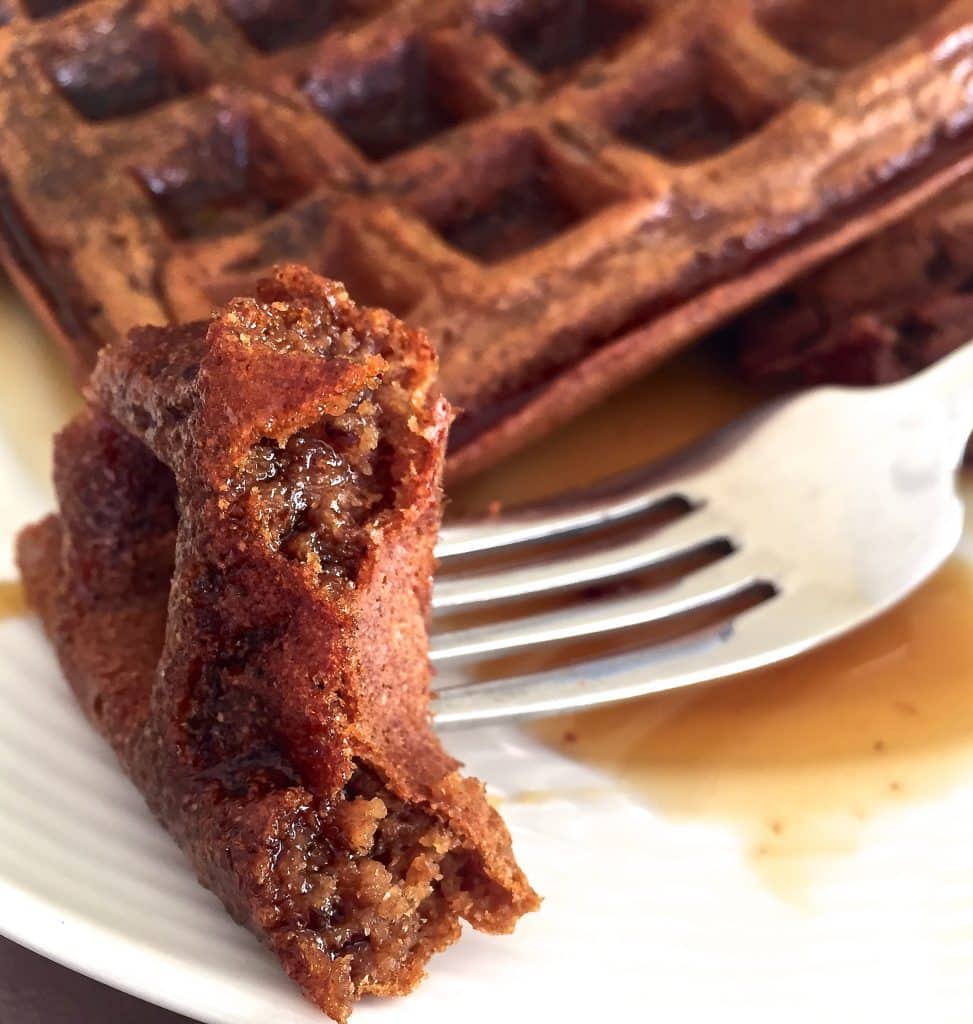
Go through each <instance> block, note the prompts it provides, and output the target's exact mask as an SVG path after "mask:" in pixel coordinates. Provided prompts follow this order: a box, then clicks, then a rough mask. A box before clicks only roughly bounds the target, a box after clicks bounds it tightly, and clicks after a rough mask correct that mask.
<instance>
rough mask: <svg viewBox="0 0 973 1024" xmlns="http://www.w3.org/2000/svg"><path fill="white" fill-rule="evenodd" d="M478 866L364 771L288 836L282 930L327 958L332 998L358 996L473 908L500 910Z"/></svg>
mask: <svg viewBox="0 0 973 1024" xmlns="http://www.w3.org/2000/svg"><path fill="white" fill-rule="evenodd" d="M476 859H477V855H476V854H474V853H471V852H469V851H464V850H461V849H460V848H458V846H457V844H456V839H455V837H451V836H450V834H449V832H448V831H447V829H446V827H445V826H444V825H443V824H442V823H441V822H439V821H438V820H437V819H436V818H434V817H433V816H432V815H431V814H429V813H427V812H426V811H424V810H423V809H421V808H419V807H417V806H415V805H410V804H406V803H404V802H403V801H401V800H399V799H398V798H397V797H395V796H394V795H393V794H392V793H391V792H390V791H389V790H388V789H387V787H386V786H385V785H384V784H383V783H382V781H381V780H380V779H379V777H378V776H377V774H376V773H375V772H374V771H373V770H372V769H370V768H369V767H367V766H366V765H363V764H361V763H358V764H357V765H356V769H355V772H354V774H353V775H352V777H351V779H350V780H349V781H348V783H347V784H346V785H345V787H344V789H343V790H342V792H341V794H340V798H339V799H338V800H337V801H336V802H335V803H334V804H332V805H330V806H326V807H319V808H315V807H311V806H308V807H306V808H304V809H303V810H302V811H301V813H300V814H299V815H298V816H297V817H296V819H295V820H293V821H292V822H291V823H290V827H289V828H288V830H287V833H286V835H285V836H283V837H281V844H280V850H279V853H278V854H277V856H276V858H275V861H274V879H275V884H276V886H277V892H276V904H277V908H278V911H279V914H280V919H279V925H278V927H283V928H286V929H288V930H289V931H292V932H295V933H298V934H304V935H306V936H307V937H309V938H310V939H311V941H312V942H313V943H314V945H315V947H316V948H317V949H319V950H321V951H323V952H325V953H326V954H327V956H328V958H329V959H330V960H331V961H332V962H333V963H334V964H335V966H336V967H337V968H338V970H337V972H336V983H337V985H338V987H339V988H338V991H337V992H335V993H334V995H336V996H337V997H338V999H339V1000H345V999H348V998H351V997H353V996H354V994H355V993H356V992H357V991H358V990H359V989H360V988H361V987H362V986H366V985H374V984H379V985H381V984H387V983H394V982H395V980H396V979H398V978H401V977H402V976H403V971H405V972H406V974H407V972H408V969H409V967H410V965H411V964H412V963H413V962H418V961H416V954H421V953H422V952H423V949H424V947H426V946H432V947H434V948H436V947H438V946H439V945H440V944H441V940H443V939H447V938H449V937H450V936H452V935H453V934H454V933H455V932H456V930H457V929H458V925H457V923H456V919H457V916H462V915H463V914H464V912H466V911H468V910H469V908H470V907H471V906H479V907H483V906H490V905H493V906H497V907H499V906H502V905H503V903H504V901H505V893H504V891H503V890H502V889H501V888H500V887H499V886H498V885H497V884H496V883H494V882H492V881H491V880H489V879H488V878H487V877H486V875H485V872H484V871H483V869H482V864H478V863H475V861H476ZM424 959H425V957H424V956H420V957H419V961H421V960H424Z"/></svg>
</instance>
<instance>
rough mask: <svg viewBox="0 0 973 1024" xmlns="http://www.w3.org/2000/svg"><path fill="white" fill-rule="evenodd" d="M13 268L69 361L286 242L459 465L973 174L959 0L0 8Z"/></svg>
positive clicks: (479, 459) (962, 2)
mask: <svg viewBox="0 0 973 1024" xmlns="http://www.w3.org/2000/svg"><path fill="white" fill-rule="evenodd" d="M2 22H6V25H5V27H3V28H0V138H2V146H0V219H2V224H3V228H2V234H3V237H4V238H5V241H6V249H7V253H6V257H7V262H8V264H9V266H10V267H11V269H12V272H13V273H14V276H15V277H16V278H17V279H18V281H19V282H20V284H21V286H22V287H23V289H24V290H25V291H26V292H27V293H28V294H30V295H32V296H33V298H34V299H35V301H36V302H37V304H38V306H39V307H40V308H41V309H42V311H43V312H44V313H45V314H46V315H47V317H48V318H49V321H50V322H51V324H52V326H54V327H55V328H56V329H57V331H58V332H59V334H60V335H61V336H62V337H63V338H64V339H65V341H66V343H67V347H68V350H69V351H70V353H71V355H72V358H73V359H74V361H75V364H76V366H77V368H78V370H79V372H81V373H82V374H84V373H85V372H86V371H87V370H88V368H89V367H90V366H91V364H92V361H93V359H94V355H95V353H96V351H97V350H98V349H99V348H100V347H101V346H102V345H103V344H104V343H105V342H107V341H109V340H112V339H115V338H117V337H118V336H120V335H121V334H123V333H124V332H125V331H126V330H127V329H128V328H130V327H131V326H132V325H133V324H136V323H143V322H149V323H164V322H173V321H177V320H180V319H184V318H190V317H194V316H198V315H201V314H204V313H206V312H208V310H209V309H210V308H211V307H212V306H213V304H214V303H217V302H219V301H221V300H223V299H225V298H226V297H227V296H228V295H231V294H238V293H240V292H242V291H246V290H247V289H248V287H249V285H250V282H251V281H252V279H254V278H256V277H258V276H260V275H261V274H263V273H265V272H266V271H267V269H268V268H269V267H270V266H272V265H273V264H275V263H277V262H279V261H283V260H299V261H302V262H305V263H307V264H309V265H310V266H311V267H313V268H314V269H316V270H319V271H321V272H324V273H327V274H330V275H332V276H336V277H339V278H341V279H342V280H344V281H345V282H346V283H347V284H348V286H349V288H350V290H351V292H352V294H353V295H354V296H356V297H357V298H359V299H361V300H362V301H364V302H369V303H374V304H378V305H382V306H385V307H387V308H389V309H391V310H392V311H393V312H395V313H398V314H399V315H401V316H404V317H405V318H406V319H407V320H409V321H410V322H412V323H414V324H417V325H422V326H424V327H425V328H426V329H427V330H428V331H429V332H430V334H431V335H432V336H433V338H434V339H435V340H436V342H437V344H438V346H439V349H440V355H441V366H442V370H441V372H442V381H443V385H444V388H445V390H446V393H447V394H448V396H449V397H450V399H451V400H452V402H453V403H454V405H455V406H457V407H458V408H459V409H460V410H461V415H460V416H459V419H458V421H457V423H456V427H455V429H454V432H453V435H452V442H451V443H452V454H451V463H450V465H451V470H452V472H453V474H454V476H455V475H457V474H462V473H467V472H470V471H472V470H473V469H475V468H477V467H479V466H481V465H483V464H485V463H486V462H488V461H490V460H491V459H494V458H496V457H498V456H499V455H501V454H502V453H504V452H506V451H509V450H511V449H512V448H514V447H516V446H518V445H519V444H522V443H523V442H524V441H525V440H526V439H528V438H530V437H532V436H534V435H536V434H538V433H539V432H541V431H543V430H545V429H547V428H549V427H551V426H552V425H553V424H555V423H557V422H558V421H560V420H563V419H564V418H566V417H568V416H569V415H571V414H573V413H574V412H576V411H577V410H578V409H579V408H581V407H583V406H584V405H586V404H589V403H591V402H593V401H594V400H596V399H597V398H599V397H601V396H603V395H605V394H607V393H608V392H609V391H610V390H611V389H612V388H613V387H614V386H616V385H617V384H618V383H619V382H620V381H622V380H624V379H628V378H629V377H630V376H631V375H632V374H633V373H635V372H636V371H638V370H641V369H644V368H645V367H647V366H648V365H650V364H652V363H653V362H654V361H656V360H658V359H660V358H661V357H662V356H664V355H665V354H666V353H667V352H669V351H671V350H673V349H674V348H676V347H677V346H679V345H681V344H684V343H685V342H686V341H687V340H688V339H689V338H691V337H693V336H695V335H697V334H698V333H700V332H701V331H703V330H704V329H706V328H708V327H711V326H713V325H714V324H716V323H717V322H719V321H721V320H722V319H724V318H726V317H727V316H729V315H730V314H731V313H733V312H735V311H737V310H739V309H741V308H742V307H743V306H744V305H746V304H748V303H749V302H751V301H753V300H754V299H757V298H759V297H761V296H763V295H766V294H768V293H769V292H771V291H772V290H773V289H774V288H776V287H778V286H780V285H781V284H782V283H784V282H786V281H787V280H789V279H790V278H792V277H794V276H795V275H797V274H798V273H800V272H802V271H804V270H806V269H808V268H809V267H810V266H812V265H814V264H815V263H816V262H819V261H821V260H822V259H824V258H826V257H828V256H830V255H832V254H834V253H836V252H838V251H839V250H841V249H843V248H845V247H847V246H848V245H851V244H853V243H854V242H856V241H858V240H860V239H861V238H863V237H865V236H867V235H869V234H871V233H873V232H874V231H876V230H877V229H879V228H880V227H882V226H884V225H885V224H887V223H889V222H891V221H893V220H895V219H897V218H899V217H901V216H902V215H904V214H905V213H906V212H908V211H909V210H910V209H911V208H913V207H914V206H915V205H916V204H918V203H919V202H921V201H923V200H925V199H927V198H929V197H930V196H932V195H933V194H935V193H936V192H938V191H939V190H940V189H941V188H942V187H944V186H945V185H946V184H948V183H950V182H951V181H953V180H955V179H957V178H958V177H960V176H961V175H963V174H964V173H965V172H966V171H967V170H969V169H970V167H971V166H973V137H971V136H970V135H969V133H968V132H967V126H968V124H969V122H970V120H971V117H973V101H971V99H970V96H971V92H970V88H969V76H970V67H971V60H970V58H971V55H973V32H971V31H970V29H971V27H973V0H958V2H953V3H951V4H946V3H944V0H859V2H858V3H844V4H821V3H819V2H817V0H678V2H668V3H666V2H663V0H384V2H383V0H333V2H329V3H315V4H311V3H302V2H301V0H199V2H189V0H144V2H135V0H125V2H120V0H90V2H78V0H0V23H2Z"/></svg>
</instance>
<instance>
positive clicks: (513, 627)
mask: <svg viewBox="0 0 973 1024" xmlns="http://www.w3.org/2000/svg"><path fill="white" fill-rule="evenodd" d="M971 430H973V342H970V343H968V344H966V345H965V346H964V347H963V348H962V349H960V350H959V351H957V352H955V353H954V354H953V355H951V356H949V357H947V358H946V359H944V360H942V361H941V362H939V363H937V364H936V365H935V366H933V367H931V368H930V369H928V370H926V371H924V372H923V373H921V374H919V375H918V376H916V377H913V378H911V379H910V380H908V381H905V382H903V383H899V384H894V385H889V386H885V387H876V388H868V389H852V388H835V387H826V388H818V389H815V390H813V391H807V392H804V393H801V394H798V395H796V396H794V397H791V398H787V399H783V400H779V401H776V402H773V403H771V404H769V405H767V406H765V407H763V408H761V409H758V410H757V411H756V412H754V413H752V414H750V415H749V416H746V417H744V418H743V419H741V420H739V421H737V422H735V423H733V424H731V425H730V426H729V427H727V428H725V429H724V430H722V431H719V432H717V433H716V434H714V435H712V436H711V437H709V438H707V439H705V440H704V441H703V442H702V443H699V444H696V445H694V446H692V447H690V448H689V449H687V450H686V451H684V452H682V453H680V454H678V455H676V456H674V457H672V458H670V459H667V460H665V461H664V462H663V463H661V464H659V465H657V466H654V467H649V468H647V469H641V470H638V471H636V472H634V473H629V474H625V475H624V476H621V477H616V478H613V479H611V480H609V481H606V482H605V483H602V484H600V485H597V486H596V487H594V488H591V489H588V490H586V491H579V492H574V493H572V494H570V495H565V496H563V497H561V498H559V499H558V500H557V501H554V502H550V503H547V504H544V505H541V506H536V507H533V508H530V509H525V510H523V511H519V512H515V513H512V514H510V515H506V516H503V517H501V518H499V519H494V520H490V521H483V522H475V523H470V524H460V525H456V526H448V527H446V528H444V529H443V531H442V534H441V537H440V541H439V544H438V547H437V554H438V555H439V558H440V559H441V563H440V564H441V570H442V571H441V573H440V576H439V577H437V581H436V584H435V587H434V592H433V593H434V596H433V608H434V611H435V616H434V621H433V637H432V652H431V653H432V659H433V661H434V663H435V665H436V668H437V673H438V682H437V697H438V699H437V701H436V703H435V705H434V707H435V709H436V715H435V717H436V722H437V724H439V725H441V726H445V725H457V724H464V723H473V722H484V721H497V720H503V719H512V718H520V717H527V716H537V715H546V714H551V713H554V712H559V711H567V710H571V709H577V708H583V707H588V706H591V705H595V704H601V703H605V702H608V701H617V700H624V699H626V698H630V697H638V696H641V695H644V694H648V693H656V692H659V691H662V690H671V689H674V688H676V687H681V686H690V685H692V684H694V683H702V682H707V681H711V680H715V679H721V678H723V677H726V676H732V675H735V674H737V673H739V672H744V671H747V670H750V669H755V668H759V667H762V666H766V665H770V664H773V663H774V662H777V661H781V660H783V659H785V658H790V657H793V656H794V655H796V654H800V653H801V652H804V651H807V650H810V649H811V648H813V647H817V646H818V645H819V644H822V643H824V642H825V641H827V640H831V639H833V638H834V637H837V636H840V635H841V634H842V633H845V632H847V631H848V630H850V629H853V628H854V627H855V626H858V625H860V624H862V623H864V622H866V621H867V620H869V619H871V618H873V617H874V616H876V615H877V614H879V613H880V612H882V611H883V610H885V609H887V608H889V607H890V606H891V605H893V604H895V603H896V602H897V601H899V600H900V599H901V598H903V597H904V596H905V595H906V594H908V593H909V592H910V591H911V590H913V589H914V588H915V587H916V586H918V585H919V584H920V583H921V582H922V581H923V580H925V579H926V578H927V577H928V576H929V575H930V574H931V573H932V572H933V571H934V570H935V569H936V568H938V567H939V566H940V565H941V564H942V562H943V561H944V560H945V559H946V558H947V557H948V556H949V555H950V553H951V552H952V551H953V550H954V549H955V548H956V545H957V544H958V542H959V538H960V535H961V533H962V528H963V504H962V501H961V500H960V498H959V496H958V494H957V490H956V475H957V470H958V467H959V465H960V463H961V461H962V458H963V452H964V449H965V447H966V444H967V441H968V439H969V436H970V433H971ZM674 499H677V500H679V499H681V501H680V506H681V507H682V508H683V510H684V512H683V514H682V515H681V516H680V517H679V518H678V519H676V520H675V521H673V522H671V523H669V524H667V525H664V526H662V527H658V528H647V529H646V530H642V531H639V532H636V533H635V536H634V538H633V537H632V536H631V535H628V536H627V537H625V538H623V539H621V540H619V539H617V538H616V539H612V538H610V537H607V536H602V535H603V534H604V532H605V530H606V528H607V527H613V526H617V525H619V524H625V523H626V522H629V523H632V524H635V525H636V527H637V522H638V517H640V516H643V515H645V514H647V513H651V512H652V511H653V510H658V509H660V508H661V507H663V505H666V507H669V506H671V505H672V504H673V500H674ZM552 538H574V541H575V543H574V544H573V545H572V546H570V548H569V550H568V552H567V553H566V554H555V555H554V556H551V555H546V556H545V555H541V556H538V555H537V554H536V553H534V554H533V555H532V550H533V549H534V546H535V545H537V544H538V543H539V542H546V541H550V540H551V539H552ZM719 542H722V547H721V551H722V553H723V557H720V558H717V559H716V560H715V561H713V562H711V563H710V564H708V565H706V566H704V567H702V568H699V569H697V570H695V571H690V572H688V573H687V574H686V575H685V576H683V577H682V578H680V579H679V580H678V581H677V582H676V583H675V584H672V585H668V586H665V587H662V588H659V587H653V588H649V589H646V588H639V589H636V590H635V591H634V592H631V591H628V592H625V593H618V594H615V595H614V596H612V595H608V596H601V597H594V598H592V599H590V600H584V601H582V602H580V603H578V602H575V603H574V604H573V605H572V606H570V607H567V608H564V609H561V610H555V611H545V612H540V613H528V614H521V615H518V614H516V613H515V614H513V615H511V614H504V605H503V602H510V601H511V600H512V599H514V598H519V597H523V596H525V595H549V594H554V593H556V592H565V593H570V592H571V591H577V589H578V588H583V587H586V586H591V585H598V586H599V587H603V585H604V584H606V583H608V582H611V581H618V580H620V579H624V578H625V577H632V574H634V573H637V572H639V571H641V570H645V569H651V568H653V567H658V566H664V565H665V564H666V563H672V562H673V560H674V559H677V558H681V557H682V556H685V555H688V554H692V553H693V552H700V551H702V550H703V549H710V548H712V547H713V545H714V543H719ZM501 551H503V552H505V553H507V554H513V555H520V554H521V553H522V554H523V558H522V559H521V560H519V561H516V562H515V564H513V565H510V566H507V567H504V568H497V569H488V570H482V569H479V570H466V571H464V570H463V568H462V563H463V560H464V556H469V555H471V554H473V553H477V552H491V553H492V552H501ZM457 565H458V566H459V568H458V569H457V570H456V571H453V570H454V569H455V568H456V566H457ZM759 584H763V585H764V586H763V588H762V596H763V598H764V599H763V600H761V601H759V603H757V604H756V605H755V606H754V607H750V608H749V609H747V610H745V611H742V612H739V613H733V614H729V615H728V616H727V617H726V618H724V619H722V620H720V621H717V622H715V623H714V624H713V625H712V626H709V627H707V628H705V629H702V630H697V631H696V632H694V633H692V634H691V635H689V636H687V637H682V638H679V639H677V640H674V641H671V642H666V643H662V644H656V645H649V646H645V647H642V648H640V649H636V650H634V651H628V652H626V653H622V654H611V655H607V656H598V657H592V658H590V659H589V660H586V661H582V662H580V663H576V664H571V665H569V666H567V667H565V668H560V669H555V670H547V671H540V672H535V673H531V674H527V675H518V676H515V677H512V678H500V679H491V680H488V681H476V679H475V676H474V673H475V672H476V670H477V668H478V663H485V662H486V661H487V660H488V659H491V658H492V659H496V658H497V657H498V656H500V655H505V654H509V653H510V652H513V651H517V650H520V649H526V648H529V647H534V646H537V645H542V644H558V643H563V642H564V641H565V640H568V639H570V638H575V637H582V636H589V635H594V634H606V633H609V632H611V631H616V630H618V631H622V630H625V629H627V628H629V627H633V626H637V625H644V624H647V623H665V622H668V621H670V620H672V621H675V620H674V619H673V617H675V616H680V615H683V614H685V613H687V612H699V611H704V612H712V613H713V614H714V616H715V617H718V615H719V609H720V607H721V605H723V604H728V603H731V602H732V599H733V598H735V597H739V596H741V595H743V594H745V593H747V592H752V591H754V588H755V585H759ZM491 604H494V605H496V607H497V608H498V609H499V615H498V617H497V618H496V621H494V622H491V623H489V624H486V625H478V626H472V627H468V628H464V629H459V630H455V629H454V630H451V631H443V630H442V629H437V628H436V619H437V618H439V619H440V621H441V617H442V616H443V615H444V614H445V613H452V612H457V611H468V610H470V609H475V608H479V607H480V606H487V605H491ZM471 669H472V670H473V671H471Z"/></svg>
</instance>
